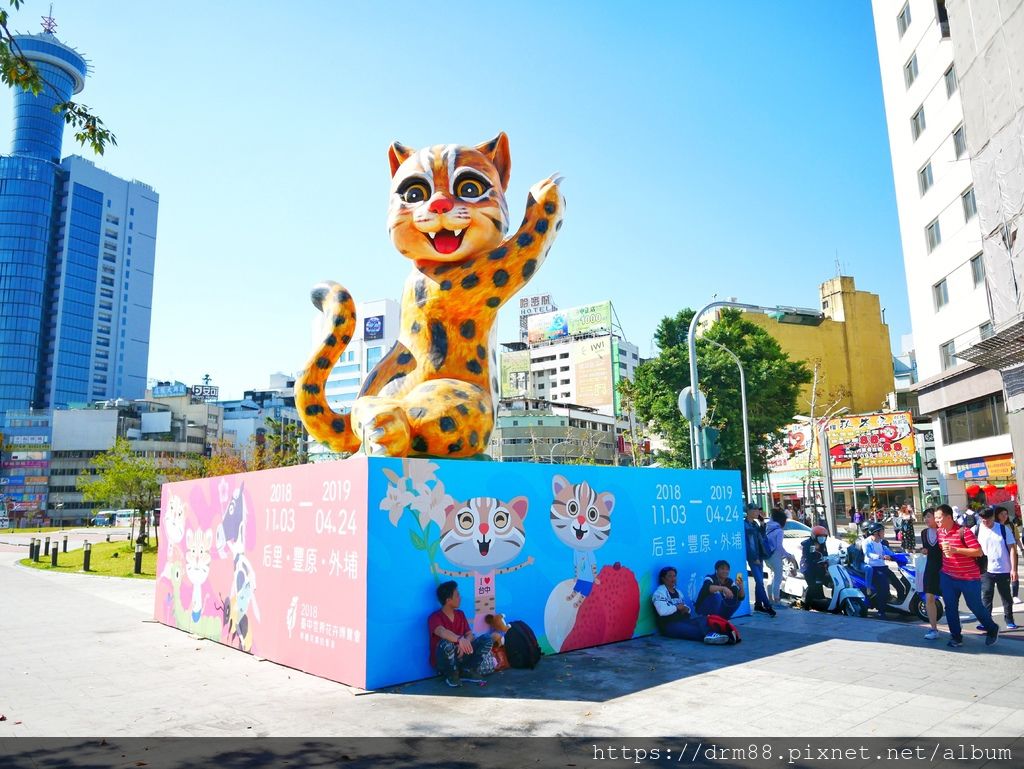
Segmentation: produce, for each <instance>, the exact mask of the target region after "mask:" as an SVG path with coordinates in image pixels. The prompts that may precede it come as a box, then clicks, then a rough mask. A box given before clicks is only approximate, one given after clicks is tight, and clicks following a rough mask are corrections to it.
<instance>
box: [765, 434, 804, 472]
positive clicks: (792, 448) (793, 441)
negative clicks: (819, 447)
mask: <svg viewBox="0 0 1024 769" xmlns="http://www.w3.org/2000/svg"><path fill="white" fill-rule="evenodd" d="M813 441H814V436H813V435H812V434H811V427H810V425H806V424H800V423H796V424H792V425H789V426H788V427H787V428H786V434H785V436H783V438H782V440H781V441H780V442H779V443H778V444H776V451H775V454H774V455H772V457H771V458H770V459H769V460H768V468H769V469H770V470H771V471H772V472H773V473H784V472H789V471H792V470H806V469H807V467H808V465H809V464H810V461H811V446H812V443H813Z"/></svg>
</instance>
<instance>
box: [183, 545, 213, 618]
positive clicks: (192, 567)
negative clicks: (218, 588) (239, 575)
mask: <svg viewBox="0 0 1024 769" xmlns="http://www.w3.org/2000/svg"><path fill="white" fill-rule="evenodd" d="M212 544H213V532H212V531H210V530H209V529H205V530H204V529H196V530H192V529H189V530H188V531H186V532H185V545H186V550H185V573H186V574H187V575H188V578H189V581H190V582H191V583H192V602H191V604H190V606H189V608H190V609H191V611H192V621H193V622H198V621H199V618H200V617H201V616H202V614H203V583H204V582H206V579H207V578H208V577H209V576H210V560H211V559H210V545H212Z"/></svg>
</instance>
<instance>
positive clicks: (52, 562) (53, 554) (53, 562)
mask: <svg viewBox="0 0 1024 769" xmlns="http://www.w3.org/2000/svg"><path fill="white" fill-rule="evenodd" d="M56 565H57V543H56V542H54V543H53V550H52V551H51V552H50V566H56Z"/></svg>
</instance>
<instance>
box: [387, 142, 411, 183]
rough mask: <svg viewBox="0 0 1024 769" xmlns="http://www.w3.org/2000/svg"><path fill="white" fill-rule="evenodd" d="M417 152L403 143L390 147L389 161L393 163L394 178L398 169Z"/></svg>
mask: <svg viewBox="0 0 1024 769" xmlns="http://www.w3.org/2000/svg"><path fill="white" fill-rule="evenodd" d="M414 152H416V150H413V149H409V148H408V147H406V146H405V145H404V144H402V143H401V142H395V143H394V144H392V145H391V146H390V147H388V161H389V162H390V163H391V175H392V176H394V175H395V173H396V172H397V171H398V167H399V166H400V165H402V163H404V162H405V161H406V160H408V159H409V158H410V157H412V155H413V153H414Z"/></svg>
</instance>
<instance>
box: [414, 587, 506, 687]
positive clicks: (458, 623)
mask: <svg viewBox="0 0 1024 769" xmlns="http://www.w3.org/2000/svg"><path fill="white" fill-rule="evenodd" d="M437 600H438V602H439V603H440V604H441V608H440V609H438V610H437V611H435V612H434V613H433V614H431V615H430V616H429V617H428V618H427V630H428V631H429V632H430V641H429V643H430V667H432V668H433V669H434V670H436V671H437V672H438V673H440V674H441V675H442V676H444V679H445V683H447V684H448V685H449V686H453V687H454V686H462V673H463V672H465V673H466V674H467V675H469V676H484V675H487V674H488V673H493V672H494V668H495V660H494V655H493V654H491V646H492V645H493V643H494V640H493V639H492V637H491V635H490V633H485V634H484V635H482V636H480V637H479V638H474V637H473V631H472V629H471V628H470V626H469V621H468V620H467V619H466V615H465V614H463V613H462V612H461V611H459V606H460V605H461V604H462V596H460V595H459V588H458V585H456V584H455V581H454V580H451V581H448V582H442V583H441V584H440V585H438V586H437Z"/></svg>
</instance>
